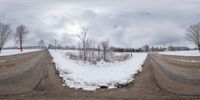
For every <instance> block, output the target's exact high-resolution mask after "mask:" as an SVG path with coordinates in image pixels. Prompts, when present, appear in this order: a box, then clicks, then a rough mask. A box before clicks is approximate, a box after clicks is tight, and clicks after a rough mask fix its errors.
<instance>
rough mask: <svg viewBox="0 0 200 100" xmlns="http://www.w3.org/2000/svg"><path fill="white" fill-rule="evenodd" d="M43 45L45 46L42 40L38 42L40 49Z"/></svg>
mask: <svg viewBox="0 0 200 100" xmlns="http://www.w3.org/2000/svg"><path fill="white" fill-rule="evenodd" d="M44 45H45V42H44V40H40V41H39V42H38V46H39V47H40V48H43V47H44Z"/></svg>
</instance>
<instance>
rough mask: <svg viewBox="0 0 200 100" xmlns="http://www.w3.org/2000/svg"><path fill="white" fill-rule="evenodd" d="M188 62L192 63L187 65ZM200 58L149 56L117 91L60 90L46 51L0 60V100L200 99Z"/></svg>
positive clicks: (58, 81)
mask: <svg viewBox="0 0 200 100" xmlns="http://www.w3.org/2000/svg"><path fill="white" fill-rule="evenodd" d="M191 60H192V61H191ZM198 61H200V57H178V56H166V55H159V54H155V53H151V54H149V56H148V58H147V59H146V61H145V63H144V65H143V70H142V72H140V73H138V74H137V75H136V77H135V80H134V81H133V82H131V83H129V84H127V85H126V86H124V87H121V88H118V89H111V90H107V89H99V90H97V91H83V90H75V89H71V88H68V87H67V86H64V87H63V80H62V79H61V78H60V77H59V76H58V74H59V73H58V72H57V71H56V69H55V65H54V64H53V63H52V58H51V57H50V55H49V52H48V51H47V50H43V51H38V52H32V53H26V54H21V55H14V56H7V57H0V99H1V100H8V99H9V100H180V99H181V100H189V99H191V100H193V99H200V62H198ZM116 77H117V76H116Z"/></svg>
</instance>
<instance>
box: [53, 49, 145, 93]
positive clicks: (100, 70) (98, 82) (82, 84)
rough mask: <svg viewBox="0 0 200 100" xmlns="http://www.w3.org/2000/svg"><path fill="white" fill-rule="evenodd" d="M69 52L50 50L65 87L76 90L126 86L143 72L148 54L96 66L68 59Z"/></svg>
mask: <svg viewBox="0 0 200 100" xmlns="http://www.w3.org/2000/svg"><path fill="white" fill-rule="evenodd" d="M66 52H67V51H62V50H60V51H59V50H57V51H54V50H50V53H51V56H52V57H53V61H54V62H55V63H56V68H57V70H58V71H59V72H60V77H62V78H63V80H64V85H67V86H69V87H71V88H75V89H80V88H81V89H83V90H96V89H98V88H100V86H107V87H108V88H109V89H110V88H116V86H117V85H118V84H126V83H129V82H131V81H132V80H134V78H133V77H134V75H135V74H136V73H137V72H138V71H141V65H142V64H143V63H144V61H145V59H146V57H147V53H133V57H132V58H130V59H129V60H126V61H123V62H115V63H106V62H103V61H100V62H99V63H97V64H96V65H91V64H89V63H83V62H78V61H74V60H71V59H68V57H66V56H65V53H66Z"/></svg>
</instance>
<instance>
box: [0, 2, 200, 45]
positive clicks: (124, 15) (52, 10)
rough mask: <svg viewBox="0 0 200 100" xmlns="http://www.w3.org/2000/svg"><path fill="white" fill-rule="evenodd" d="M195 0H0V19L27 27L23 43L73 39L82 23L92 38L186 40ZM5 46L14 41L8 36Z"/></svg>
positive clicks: (144, 42) (140, 42) (71, 42)
mask: <svg viewBox="0 0 200 100" xmlns="http://www.w3.org/2000/svg"><path fill="white" fill-rule="evenodd" d="M199 9H200V0H0V22H2V23H8V24H10V25H11V26H12V29H13V32H14V31H15V29H16V27H17V26H18V25H21V24H23V25H25V26H27V29H28V30H29V34H27V36H26V38H25V41H24V44H25V45H37V44H38V41H39V40H40V39H42V40H44V41H45V43H46V44H49V43H53V42H54V40H55V39H56V40H57V43H58V44H61V45H68V46H72V45H78V42H79V40H78V38H77V34H79V33H80V32H81V28H83V27H88V28H89V31H88V38H89V39H92V40H94V41H95V42H96V43H98V42H101V41H107V40H108V41H109V42H110V44H111V45H112V46H117V47H131V48H139V47H142V46H144V45H150V46H169V45H176V46H189V47H194V45H193V44H192V43H190V42H189V41H187V40H186V39H185V34H186V33H187V28H188V27H189V26H190V25H192V24H196V23H198V22H200V17H199V16H200V10H199ZM6 46H17V44H16V43H15V42H14V40H13V39H12V37H11V38H9V41H8V43H7V44H6Z"/></svg>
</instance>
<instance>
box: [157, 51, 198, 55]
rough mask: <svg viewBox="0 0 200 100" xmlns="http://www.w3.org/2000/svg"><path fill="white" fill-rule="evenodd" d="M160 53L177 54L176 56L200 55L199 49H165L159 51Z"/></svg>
mask: <svg viewBox="0 0 200 100" xmlns="http://www.w3.org/2000/svg"><path fill="white" fill-rule="evenodd" d="M159 54H165V55H176V56H200V52H199V51H198V50H190V51H165V52H159Z"/></svg>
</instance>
